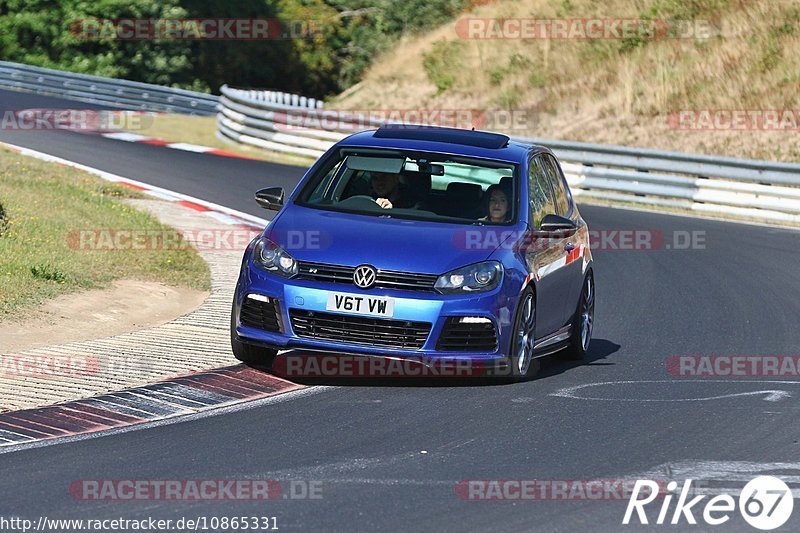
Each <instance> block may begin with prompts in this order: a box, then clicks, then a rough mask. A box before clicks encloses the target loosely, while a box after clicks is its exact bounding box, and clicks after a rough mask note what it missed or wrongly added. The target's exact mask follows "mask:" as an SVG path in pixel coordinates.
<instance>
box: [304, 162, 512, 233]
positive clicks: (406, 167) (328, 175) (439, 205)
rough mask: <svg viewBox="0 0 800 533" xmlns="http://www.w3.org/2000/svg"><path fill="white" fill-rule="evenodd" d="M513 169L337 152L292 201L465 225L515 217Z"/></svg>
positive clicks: (501, 221)
mask: <svg viewBox="0 0 800 533" xmlns="http://www.w3.org/2000/svg"><path fill="white" fill-rule="evenodd" d="M516 175H517V173H516V167H515V165H513V164H510V163H504V162H492V161H484V160H475V159H470V158H462V157H453V156H446V155H442V154H421V153H415V154H398V153H394V154H391V155H381V154H379V155H375V154H368V155H364V154H356V153H352V152H350V153H348V152H342V153H340V154H339V156H338V157H335V158H334V159H333V160H332V161H329V162H328V163H327V164H326V165H325V166H324V167H323V168H322V169H321V170H320V171H319V172H318V173H317V174H316V175H315V176H313V177H312V178H311V179H310V180H309V182H308V183H307V184H306V186H305V187H304V188H303V190H302V191H301V193H300V195H299V196H298V199H297V200H296V201H297V203H299V204H300V205H303V206H306V207H314V208H319V209H329V210H336V211H347V212H353V213H360V214H365V215H372V216H390V217H397V218H410V219H419V220H436V221H442V222H455V223H462V224H463V223H469V224H510V223H513V222H514V221H515V220H516V218H517V210H518V209H517V203H518V202H517V197H518V195H517V189H518V187H517V185H516V179H517V178H516Z"/></svg>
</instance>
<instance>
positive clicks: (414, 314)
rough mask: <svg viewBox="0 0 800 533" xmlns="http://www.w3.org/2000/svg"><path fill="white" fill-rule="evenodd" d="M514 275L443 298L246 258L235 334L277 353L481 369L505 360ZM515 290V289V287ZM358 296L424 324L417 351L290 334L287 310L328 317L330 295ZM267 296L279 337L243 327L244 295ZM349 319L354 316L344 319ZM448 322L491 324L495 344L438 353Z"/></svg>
mask: <svg viewBox="0 0 800 533" xmlns="http://www.w3.org/2000/svg"><path fill="white" fill-rule="evenodd" d="M517 278H518V276H514V275H513V273H511V274H509V273H508V272H507V273H506V276H505V277H504V280H503V283H501V284H500V286H499V287H498V288H497V289H495V290H493V291H489V292H486V293H480V294H475V295H468V296H462V295H442V294H438V293H434V292H423V291H420V292H417V291H408V290H392V289H370V290H366V291H365V290H361V289H358V288H357V287H355V286H354V285H350V284H344V283H327V282H319V281H306V280H298V279H286V278H283V277H280V276H278V275H275V274H270V273H267V272H264V271H262V270H261V269H259V268H257V267H255V266H254V265H253V264H252V262H251V261H250V260H249V254H248V256H246V257H245V260H244V262H243V264H242V270H241V273H240V277H239V281H238V283H237V287H236V294H235V299H234V306H233V325H234V331H233V332H232V333H234V334H235V335H236V336H237V337H238V339H239V340H240V341H242V342H246V343H251V344H256V345H263V346H269V347H273V348H278V349H286V350H289V349H301V350H302V349H304V350H314V351H323V352H328V353H341V354H363V355H371V356H376V355H377V356H388V357H398V358H403V357H413V358H423V359H430V360H435V359H438V358H441V359H447V360H461V359H466V360H470V361H473V362H476V363H481V364H496V363H502V362H505V360H506V354H507V353H508V346H509V343H510V340H511V328H512V325H511V322H512V317H513V316H514V306H515V305H516V303H517V296H518V294H519V290H520V287H521V283H522V281H521V280H519V279H517ZM513 285H518V286H517V287H516V289H515V288H513ZM330 291H334V292H338V293H349V294H357V295H360V296H384V297H390V298H393V299H394V314H393V317H392V320H397V321H409V322H427V323H430V324H431V329H430V333H429V334H428V335H427V338H426V339H425V342H424V343H423V344H422V346H421V347H420V348H419V349H410V348H397V347H391V346H376V345H374V344H373V345H371V344H364V343H360V342H349V341H348V342H341V341H338V340H337V341H334V340H323V339H314V338H308V337H303V336H300V335H298V334H296V332H295V331H294V328H293V327H292V321H291V317H290V309H296V310H300V311H313V312H319V313H332V311H328V310H326V306H327V302H328V293H329V292H330ZM251 294H252V295H258V296H257V297H268V298H270V299H271V300H273V301H277V304H278V313H279V322H280V324H281V327H280V332H271V331H264V330H263V329H259V328H254V327H248V326H245V325H243V324H242V322H241V319H240V310H241V307H242V304H243V302H244V300H245V298H247V297H248V295H251ZM348 316H353V315H348ZM448 317H481V318H485V319H488V320H490V321H491V322H492V324H493V325H494V328H495V332H496V335H497V345H496V347H495V349H493V350H492V351H453V350H439V349H437V343H438V341H439V338H440V336H441V334H442V332H443V329H444V327H445V322H446V321H447V318H448Z"/></svg>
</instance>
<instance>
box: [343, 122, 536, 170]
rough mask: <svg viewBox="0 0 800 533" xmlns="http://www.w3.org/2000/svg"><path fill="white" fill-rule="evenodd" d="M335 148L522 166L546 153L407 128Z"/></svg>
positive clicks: (472, 134)
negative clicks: (425, 154)
mask: <svg viewBox="0 0 800 533" xmlns="http://www.w3.org/2000/svg"><path fill="white" fill-rule="evenodd" d="M337 146H354V147H363V148H387V149H391V148H395V149H398V150H417V151H421V152H435V153H444V154H453V155H461V156H468V157H478V158H481V159H491V160H497V161H504V162H510V163H522V162H524V161H525V160H526V159H527V157H528V155H529V154H531V153H532V152H539V151H543V152H549V150H548V149H547V148H545V147H543V146H539V145H535V144H526V143H521V142H517V141H513V140H511V139H509V137H507V136H506V135H502V134H499V133H490V132H485V131H473V130H464V129H457V128H443V127H438V126H409V125H389V126H383V127H381V128H380V129H378V130H369V131H362V132H360V133H356V134H354V135H351V136H349V137H347V138H345V139H343V140H341V141H339V142H338V143H337Z"/></svg>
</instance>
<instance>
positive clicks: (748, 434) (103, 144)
mask: <svg viewBox="0 0 800 533" xmlns="http://www.w3.org/2000/svg"><path fill="white" fill-rule="evenodd" d="M59 105H60V104H59V102H53V100H51V99H47V98H43V97H34V96H30V95H21V94H18V93H8V92H0V107H2V108H5V109H19V108H23V107H59ZM81 106H82V104H78V105H77V106H75V107H81ZM0 140H3V141H7V142H10V143H14V144H18V145H22V146H26V147H29V148H33V149H36V150H39V151H43V152H46V153H49V154H53V155H57V156H60V157H64V158H68V159H70V160H73V161H76V162H79V163H83V164H86V165H90V166H93V167H96V168H99V169H102V170H106V171H109V172H113V173H116V174H119V175H122V176H125V177H130V178H134V179H137V180H140V181H144V182H147V183H151V184H154V185H157V186H160V187H164V188H168V189H171V190H175V191H178V192H181V193H185V194H189V195H193V196H197V197H199V198H202V199H205V200H209V201H214V202H217V203H220V204H222V205H225V206H228V207H231V208H235V209H239V210H242V211H245V212H248V213H252V214H256V215H263V214H264V212H263V211H261V210H260V209H259V208H258V207H257V206H256V204H255V203H254V202H253V201H252V193H253V191H254V190H256V189H257V188H260V187H264V186H269V185H280V186H284V187H289V188H291V187H292V186H293V184H295V183H296V182H297V180H298V179H299V177H300V176H301V175H302V173H303V169H301V168H296V167H290V166H283V165H276V164H270V163H261V162H255V161H248V160H240V159H227V158H222V157H215V156H207V155H202V154H193V153H184V152H180V151H177V150H169V149H164V148H161V147H156V146H148V145H141V144H134V143H125V142H120V141H114V140H110V139H104V138H101V137H93V136H89V135H83V134H77V133H67V132H28V133H21V132H7V131H4V132H0ZM581 211H582V213H583V215H584V218H586V219H587V221H588V222H589V224H590V227H591V228H592V229H593V230H597V231H602V230H622V229H631V230H640V231H641V230H652V231H653V232H660V234H661V235H664V236H665V238H666V243H667V244H674V242H673V235H674V234H675V232H681V233H682V234H683V233H685V232H694V231H697V232H704V233H703V235H704V247H703V248H701V249H690V250H676V249H674V247H671V248H670V249H667V248H666V247H663V248H662V249H659V250H650V251H633V250H627V251H622V250H597V251H596V252H595V272H596V280H597V288H598V303H597V316H596V329H595V340H594V341H593V343H592V347H591V350H590V352H591V353H590V355H589V357H588V359H587V361H585V362H583V363H581V364H567V363H559V362H556V361H546V362H545V365H544V369H543V372H542V374H541V376H540V377H539V378H537V379H536V380H533V381H530V382H527V383H520V384H513V385H498V386H491V385H486V384H473V383H448V382H426V383H417V382H414V383H408V382H404V381H395V382H390V383H387V382H370V383H362V384H354V383H350V382H331V383H329V384H331V385H338V386H336V387H333V388H328V389H324V390H322V391H321V392H319V393H318V394H312V395H308V396H300V397H296V398H292V399H289V400H287V401H284V402H280V403H273V404H269V405H260V406H257V407H254V408H251V409H246V410H242V411H238V412H232V413H225V414H220V415H218V416H210V417H206V418H202V419H198V420H192V421H185V422H179V423H173V424H169V425H163V426H159V427H153V428H149V429H142V430H138V431H132V432H128V433H123V434H119V435H111V436H105V437H101V438H94V439H89V440H83V441H78V442H72V443H65V444H58V445H55V446H49V447H44V448H37V449H30V450H22V451H17V452H13V453H7V454H3V455H0V494H2V498H0V516H6V517H9V516H21V517H27V518H33V519H36V518H37V517H39V516H41V515H46V516H48V517H51V518H118V517H122V518H143V517H147V516H153V517H160V518H172V519H175V518H179V517H181V516H186V517H197V516H207V517H210V516H275V517H277V522H278V526H279V528H280V529H282V530H302V531H305V530H326V531H331V530H354V531H375V530H386V531H398V530H399V531H420V530H423V531H458V532H463V531H531V530H541V531H578V530H592V531H620V530H623V531H624V530H636V529H638V528H637V527H634V526H621V525H620V524H621V520H622V516H623V513H624V510H625V502H624V501H622V502H621V501H519V502H498V501H463V500H462V499H460V498H459V497H458V495H457V493H456V490H455V489H456V483H457V482H458V481H460V480H490V479H491V480H519V479H539V480H590V479H618V478H631V477H634V478H635V477H637V476H640V475H643V473H649V474H650V475H651V476H656V475H659V474H658V473H660V472H663V475H660V477H661V478H664V477H667V476H668V475H670V472H672V473H674V472H679V471H680V472H685V474H684V475H683V476H682V478H681V479H685V478H687V477H694V478H703V477H705V478H706V479H707V480H709V481H713V480H717V481H719V479H720V478H725V477H726V476H728V477H729V479H733V478H731V477H730V476H729V474H730V473H731V472H732V471H736V470H737V469H740V468H745V467H746V468H751V471H752V469H753V468H755V469H756V470H758V471H770V472H773V473H775V474H778V475H789V474H791V475H794V476H796V475H797V474H798V472H797V471H796V470H798V469H800V466H798V465H797V463H794V466H791V465H790V466H787V465H783V466H781V467H778V466H776V465H775V463H791V462H792V461H796V460H797V458H798V455H799V454H800V427H799V426H798V424H797V420H798V414H800V386H799V385H800V382H797V381H790V382H788V383H760V382H759V383H756V382H749V381H742V380H732V379H728V380H725V379H722V380H718V381H711V380H704V381H701V382H697V381H688V380H686V379H681V378H674V377H673V376H671V375H670V374H669V373H668V372H667V370H666V367H665V361H666V359H667V358H668V357H670V356H673V355H686V354H690V355H712V354H719V355H731V354H753V355H767V354H785V355H797V354H798V352H799V351H800V350H798V345H799V344H800V327H798V320H797V317H798V316H800V276H798V272H800V269H798V260H797V250H798V248H800V233H797V232H793V231H788V230H782V229H773V228H767V227H759V226H749V225H743V224H732V223H725V222H717V221H708V220H701V219H693V218H685V217H677V216H669V215H661V214H652V213H643V212H635V211H626V210H615V209H608V208H600V207H591V206H583V207H582V208H581ZM605 382H609V383H608V384H606V385H594V384H596V383H605ZM583 385H590V386H589V387H585V388H581V389H573V390H572V392H570V390H565V389H569V388H574V387H580V386H583ZM767 390H769V391H774V390H781V391H784V392H783V393H782V394H779V395H778V397H777V398H775V397H772V398H770V397H769V393H766V392H765V393H760V391H767ZM583 398H593V399H583ZM646 400H659V401H646ZM662 400H669V401H662ZM768 400H773V401H768ZM682 469H683V470H682ZM787 469H788V470H787ZM715 476H716V477H715ZM751 477H752V476H751ZM249 478H273V479H278V480H281V481H284V482H285V481H286V480H307V481H308V480H313V481H321V482H322V496H323V497H322V498H321V499H314V500H292V499H278V500H276V501H270V502H266V503H265V502H247V501H226V502H215V503H209V502H204V503H198V502H175V501H145V502H130V501H101V502H98V501H76V500H75V499H74V498H72V497H71V496H70V494H69V492H68V487H69V486H70V483H72V482H73V481H76V480H82V479H95V480H98V479H115V480H120V479H156V480H167V479H182V480H187V479H249ZM739 487H741V484H739ZM656 514H657V509H655V510H651V512H650V514H649V516H650V519H651V520H654V519H655V516H656ZM670 514H671V513H670ZM695 515H698V513H695ZM698 518H699V517H698ZM699 520H701V523H702V519H701V518H699ZM799 526H800V510H798V509H795V512H794V516H793V517H792V519H790V521H789V522H788V523H787V524H786V525H785V526H784V529H785V530H787V531H797V530H798V527H799ZM651 527H652V526H651ZM662 527H663V528H665V529H669V527H667V526H662ZM678 529H681V530H686V529H689V526H687V524H686V522H685V521H684V522H682V524H681V525H680V526H679V527H678ZM694 529H695V530H708V529H710V528H709V527H708V526H697V527H695V528H694ZM716 529H719V530H725V531H729V530H741V531H752V529H751V528H750V526H748V525H747V524H746V523H745V522H744V521H743V520H742V518H741V517H740V516H738V514H736V513H734V514H733V515H732V519H731V521H730V522H728V523H727V524H726V525H725V526H720V527H718V528H716Z"/></svg>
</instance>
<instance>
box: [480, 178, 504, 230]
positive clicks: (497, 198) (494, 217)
mask: <svg viewBox="0 0 800 533" xmlns="http://www.w3.org/2000/svg"><path fill="white" fill-rule="evenodd" d="M484 196H485V198H486V213H487V216H485V217H483V218H482V219H481V220H485V221H488V222H494V223H495V224H501V223H503V222H508V221H509V220H510V219H511V209H509V207H510V206H509V204H510V202H509V196H510V195H509V194H508V192H507V191H506V190H505V189H504V188H503V187H501V186H500V185H490V186H489V188H488V189H486V193H484Z"/></svg>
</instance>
